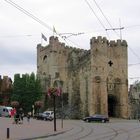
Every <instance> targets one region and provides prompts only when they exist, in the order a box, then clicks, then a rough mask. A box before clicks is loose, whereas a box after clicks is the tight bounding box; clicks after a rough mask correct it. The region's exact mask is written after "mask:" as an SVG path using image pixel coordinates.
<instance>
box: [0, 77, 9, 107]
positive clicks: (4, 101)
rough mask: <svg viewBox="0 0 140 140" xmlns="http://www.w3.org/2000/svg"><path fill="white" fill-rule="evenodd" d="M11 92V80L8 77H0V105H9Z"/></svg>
mask: <svg viewBox="0 0 140 140" xmlns="http://www.w3.org/2000/svg"><path fill="white" fill-rule="evenodd" d="M11 92H12V80H11V78H9V77H8V76H3V78H2V77H1V75H0V105H5V106H7V105H9V104H10V97H11Z"/></svg>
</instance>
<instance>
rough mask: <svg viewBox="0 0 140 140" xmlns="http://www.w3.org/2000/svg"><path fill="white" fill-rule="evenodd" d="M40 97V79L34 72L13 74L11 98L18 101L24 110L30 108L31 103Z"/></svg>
mask: <svg viewBox="0 0 140 140" xmlns="http://www.w3.org/2000/svg"><path fill="white" fill-rule="evenodd" d="M41 97H42V89H41V84H40V80H39V79H38V78H36V76H35V74H34V73H31V75H29V74H23V75H22V77H20V74H15V75H14V83H13V93H12V97H11V100H12V101H18V102H19V104H20V107H22V108H23V110H24V112H25V113H26V112H29V111H31V110H32V105H34V103H35V102H36V101H37V100H40V99H41Z"/></svg>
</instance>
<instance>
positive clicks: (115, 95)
mask: <svg viewBox="0 0 140 140" xmlns="http://www.w3.org/2000/svg"><path fill="white" fill-rule="evenodd" d="M37 75H38V76H39V77H40V78H41V81H42V86H43V88H44V90H46V89H47V86H48V85H52V83H54V81H60V82H59V83H60V84H59V86H61V87H62V89H63V93H68V97H69V98H68V99H69V104H71V102H72V95H73V94H79V95H80V100H81V111H82V112H88V114H89V115H92V114H106V115H109V116H112V117H119V118H128V115H129V114H128V56H127V42H126V41H125V40H117V41H108V40H107V39H106V38H105V37H100V36H99V37H97V38H95V37H93V38H91V40H90V49H89V50H83V49H78V48H73V47H69V46H66V45H65V44H64V43H61V42H59V40H58V38H57V37H54V36H52V37H50V39H49V44H48V45H47V46H45V47H43V46H41V44H38V46H37ZM47 78H48V79H50V80H49V81H50V83H48V81H47V80H45V79H47Z"/></svg>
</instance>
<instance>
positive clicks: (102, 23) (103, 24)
mask: <svg viewBox="0 0 140 140" xmlns="http://www.w3.org/2000/svg"><path fill="white" fill-rule="evenodd" d="M85 2H86V3H87V5H88V6H89V8H90V9H91V11H92V13H93V14H94V15H95V17H96V18H97V20H98V21H99V23H100V24H101V26H102V27H103V28H104V29H106V28H105V26H104V24H103V23H102V21H101V20H100V19H99V17H98V16H97V14H96V13H95V11H94V10H93V8H92V7H91V5H90V3H89V2H88V1H87V0H85Z"/></svg>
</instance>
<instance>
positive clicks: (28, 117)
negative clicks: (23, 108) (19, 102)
mask: <svg viewBox="0 0 140 140" xmlns="http://www.w3.org/2000/svg"><path fill="white" fill-rule="evenodd" d="M27 122H28V123H30V114H29V113H28V114H27Z"/></svg>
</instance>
